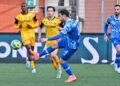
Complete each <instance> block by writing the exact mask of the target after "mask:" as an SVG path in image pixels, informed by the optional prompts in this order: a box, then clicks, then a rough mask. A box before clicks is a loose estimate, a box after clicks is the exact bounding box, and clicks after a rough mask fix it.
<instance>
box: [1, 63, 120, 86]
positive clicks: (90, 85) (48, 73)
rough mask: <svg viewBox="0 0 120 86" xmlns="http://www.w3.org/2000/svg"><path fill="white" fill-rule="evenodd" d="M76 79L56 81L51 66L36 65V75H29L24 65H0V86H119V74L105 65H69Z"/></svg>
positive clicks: (65, 76) (64, 76)
mask: <svg viewBox="0 0 120 86" xmlns="http://www.w3.org/2000/svg"><path fill="white" fill-rule="evenodd" d="M70 66H71V68H72V70H73V72H74V73H75V74H76V76H77V77H78V80H77V81H76V82H74V83H65V82H64V80H65V79H66V78H67V74H66V73H65V71H63V75H62V78H61V79H56V78H55V75H56V71H55V70H53V68H52V66H51V64H37V73H36V74H31V71H30V70H29V69H26V68H25V64H0V86H120V74H117V73H116V72H114V70H113V66H112V65H109V64H108V65H107V64H97V65H90V64H70Z"/></svg>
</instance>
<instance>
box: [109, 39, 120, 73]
mask: <svg viewBox="0 0 120 86" xmlns="http://www.w3.org/2000/svg"><path fill="white" fill-rule="evenodd" d="M111 41H112V43H113V45H114V46H115V48H116V50H117V53H116V59H115V63H114V69H115V71H117V72H118V73H119V72H120V43H119V39H111Z"/></svg>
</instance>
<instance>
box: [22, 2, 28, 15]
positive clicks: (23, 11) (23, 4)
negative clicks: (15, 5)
mask: <svg viewBox="0 0 120 86" xmlns="http://www.w3.org/2000/svg"><path fill="white" fill-rule="evenodd" d="M21 10H22V13H26V12H27V10H28V7H27V4H26V3H25V2H23V3H22V4H21Z"/></svg>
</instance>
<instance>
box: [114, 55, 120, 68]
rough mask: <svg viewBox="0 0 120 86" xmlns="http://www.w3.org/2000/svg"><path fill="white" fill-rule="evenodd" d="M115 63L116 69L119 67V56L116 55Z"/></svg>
mask: <svg viewBox="0 0 120 86" xmlns="http://www.w3.org/2000/svg"><path fill="white" fill-rule="evenodd" d="M115 63H116V64H117V67H118V68H119V67H120V54H116V59H115Z"/></svg>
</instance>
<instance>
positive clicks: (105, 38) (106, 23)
mask: <svg viewBox="0 0 120 86" xmlns="http://www.w3.org/2000/svg"><path fill="white" fill-rule="evenodd" d="M108 26H109V18H108V19H107V21H106V22H105V25H104V40H105V41H107V40H108Z"/></svg>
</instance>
